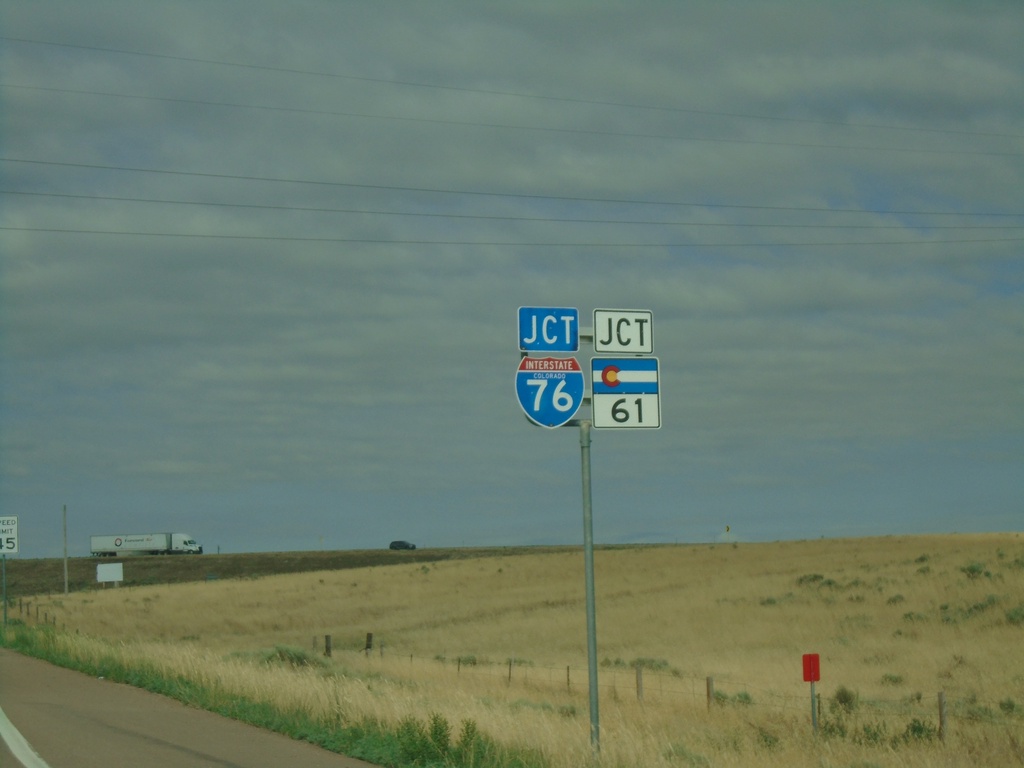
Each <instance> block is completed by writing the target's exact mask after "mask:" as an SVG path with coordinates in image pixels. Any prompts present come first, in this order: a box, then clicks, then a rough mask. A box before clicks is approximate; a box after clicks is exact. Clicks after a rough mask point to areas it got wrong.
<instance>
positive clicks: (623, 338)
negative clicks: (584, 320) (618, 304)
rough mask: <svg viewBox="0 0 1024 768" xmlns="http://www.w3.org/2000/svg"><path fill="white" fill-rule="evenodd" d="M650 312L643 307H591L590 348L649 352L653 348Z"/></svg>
mask: <svg viewBox="0 0 1024 768" xmlns="http://www.w3.org/2000/svg"><path fill="white" fill-rule="evenodd" d="M652 320H653V315H652V313H651V311H650V310H646V309H595V310H594V351H595V352H614V353H615V354H629V355H649V354H651V353H652V352H653V351H654V333H653V325H654V324H653V322H652Z"/></svg>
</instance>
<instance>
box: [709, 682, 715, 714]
mask: <svg viewBox="0 0 1024 768" xmlns="http://www.w3.org/2000/svg"><path fill="white" fill-rule="evenodd" d="M707 687H708V709H709V710H710V709H711V705H712V704H714V703H715V678H713V677H709V678H708V679H707Z"/></svg>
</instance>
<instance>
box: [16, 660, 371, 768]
mask: <svg viewBox="0 0 1024 768" xmlns="http://www.w3.org/2000/svg"><path fill="white" fill-rule="evenodd" d="M0 710H2V712H3V714H5V715H6V717H7V719H8V720H9V721H10V723H11V724H12V725H13V726H14V728H16V729H17V731H18V732H20V734H21V735H22V736H23V737H24V739H25V740H26V741H27V742H28V744H29V745H30V746H31V749H32V750H34V751H35V752H36V753H37V754H38V756H39V757H40V758H41V759H42V760H43V761H44V763H45V765H46V766H49V768H121V767H124V768H127V767H128V766H132V767H133V768H134V766H140V765H145V766H148V768H373V766H371V765H370V763H365V762H363V761H361V760H354V759H352V758H349V757H343V756H341V755H336V754H334V753H332V752H327V751H326V750H323V749H320V748H319V747H314V746H312V745H311V744H306V743H304V742H299V741H293V740H292V739H289V738H287V737H285V736H281V735H280V734H276V733H270V732H269V731H264V730H261V729H259V728H255V727H253V726H250V725H244V724H242V723H239V722H236V721H234V720H229V719H227V718H225V717H221V716H220V715H215V714H213V713H211V712H204V711H202V710H198V709H191V708H189V707H186V706H185V705H184V704H181V703H179V702H177V701H174V700H172V699H168V698H165V697H163V696H158V695H156V694H153V693H148V692H146V691H142V690H139V689H137V688H132V687H130V686H127V685H121V684H119V683H112V682H109V681H107V680H100V679H97V678H95V677H91V676H89V675H84V674H82V673H80V672H72V671H70V670H67V669H62V668H60V667H55V666H53V665H51V664H47V663H46V662H42V661H39V660H37V659H32V658H29V657H26V656H21V655H20V654H17V653H14V652H12V651H8V650H4V649H0ZM2 720H3V718H2V717H0V722H2ZM2 742H3V738H0V766H3V768H7V767H8V766H11V768H21V765H22V763H21V762H19V761H18V760H17V759H16V758H15V757H14V754H13V753H12V751H11V749H10V748H9V746H8V745H7V744H5V743H2ZM30 766H31V761H30ZM35 768H43V766H42V765H37V766H35Z"/></svg>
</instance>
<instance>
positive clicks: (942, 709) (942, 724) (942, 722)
mask: <svg viewBox="0 0 1024 768" xmlns="http://www.w3.org/2000/svg"><path fill="white" fill-rule="evenodd" d="M947 714H948V713H947V710H946V692H945V691H939V741H941V742H942V743H945V742H946V733H947V732H948V725H949V724H948V723H947V721H946V717H947Z"/></svg>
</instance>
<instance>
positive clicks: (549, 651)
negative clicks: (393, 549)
mask: <svg viewBox="0 0 1024 768" xmlns="http://www.w3.org/2000/svg"><path fill="white" fill-rule="evenodd" d="M397 554H398V555H401V554H402V553H397ZM409 554H412V553H409ZM477 554H478V556H475V557H459V558H453V557H446V558H443V559H433V558H430V557H428V556H426V555H424V554H422V553H421V554H420V557H425V559H421V560H412V559H403V558H402V557H401V556H394V557H392V556H391V555H390V554H389V555H388V556H387V557H386V558H385V559H383V560H375V561H372V562H375V563H376V564H365V565H362V566H360V567H349V568H344V569H337V568H335V569H329V570H319V571H312V572H305V573H293V574H283V575H271V576H265V577H261V576H259V575H258V574H255V573H252V574H248V575H246V576H242V577H236V578H218V579H216V580H209V581H193V582H191V583H182V584H171V585H161V584H153V585H149V586H122V587H120V588H117V589H114V588H106V589H96V588H90V589H87V590H82V591H75V592H72V593H71V594H70V595H68V596H65V595H63V594H59V593H58V594H51V595H38V596H36V597H33V598H30V599H29V601H30V602H29V607H28V608H27V609H26V611H27V612H26V614H25V615H22V616H21V617H20V618H22V619H23V620H26V621H27V622H29V623H35V622H36V621H40V622H41V621H42V620H43V616H46V617H47V618H48V619H49V620H50V621H51V622H53V623H54V624H55V626H56V627H57V628H58V631H59V632H61V633H63V634H64V635H66V636H67V637H68V638H69V640H68V642H76V643H78V644H79V645H80V646H82V647H87V646H88V645H89V644H90V643H94V642H95V643H96V647H97V648H100V647H103V648H107V647H109V646H108V643H109V641H113V642H114V643H116V645H117V648H118V649H119V652H120V653H122V654H124V655H125V656H126V658H129V659H130V658H132V657H133V654H134V655H137V656H136V657H138V658H146V659H154V660H158V661H159V663H161V664H164V665H166V667H167V669H169V670H172V671H175V672H176V673H181V674H189V675H192V676H195V677H197V678H199V679H202V680H205V681H208V682H210V683H211V684H216V685H219V686H223V687H226V688H229V689H231V690H235V691H237V692H238V693H240V694H245V695H249V696H255V697H262V698H267V699H272V700H279V701H281V702H282V703H287V704H296V703H298V704H299V705H301V706H303V707H307V708H309V709H310V710H311V711H321V710H322V711H324V712H327V713H331V714H332V715H333V716H336V717H345V716H346V715H350V716H357V715H359V716H362V715H366V714H370V715H373V716H375V717H379V718H381V719H382V720H384V721H395V722H397V721H400V720H401V719H402V718H404V717H407V716H410V715H411V716H416V717H420V718H425V717H428V716H429V715H430V714H432V713H441V714H443V715H444V716H445V717H447V718H448V719H449V720H450V721H451V722H453V723H459V722H460V721H462V720H464V719H472V720H473V721H475V722H476V724H477V725H478V726H479V728H480V729H481V731H484V732H486V733H487V734H488V735H489V736H491V737H493V738H494V739H497V740H499V741H502V742H506V743H509V744H514V745H524V746H531V747H535V748H539V749H540V750H542V752H543V753H544V754H545V755H546V756H547V757H548V759H549V761H550V764H551V765H554V766H564V767H565V768H569V767H570V766H579V765H584V764H587V763H588V762H589V758H590V745H589V715H588V709H587V657H586V631H585V609H584V574H583V556H582V552H580V551H575V550H571V549H564V548H561V549H556V550H550V551H549V550H545V549H537V550H529V549H528V550H516V551H515V552H510V553H502V552H487V553H477ZM296 557H299V556H298V555H296ZM167 559H177V560H181V559H182V558H154V559H153V560H167ZM184 559H185V560H191V561H193V563H194V562H196V561H201V560H202V558H184ZM87 562H91V563H93V565H94V564H95V561H87ZM207 562H208V563H212V562H213V561H212V560H208V561H207ZM367 562H370V561H367ZM191 567H197V566H195V565H192V566H191ZM131 568H132V561H127V562H126V564H125V570H126V574H128V573H129V571H130V569H131ZM595 572H596V591H597V632H598V658H599V660H600V663H601V667H600V671H599V690H600V702H601V707H600V716H601V762H602V764H604V765H609V766H750V765H764V766H780V767H781V766H844V767H848V768H854V767H856V768H868V766H907V767H908V768H909V767H917V766H921V767H925V766H929V767H931V766H967V765H980V766H1009V765H1022V764H1024V535H1021V534H987V535H951V536H918V537H888V538H876V539H856V540H855V539H849V540H817V541H804V542H778V543H769V544H715V545H689V546H682V545H679V546H637V547H614V548H600V549H598V551H597V552H596V555H595ZM12 610H13V611H14V616H15V618H18V617H19V613H18V611H19V609H18V608H17V607H15V608H13V609H12ZM37 616H38V619H37V618H36V617H37ZM367 633H373V647H372V650H370V651H367V650H366V639H367ZM326 635H330V636H331V640H332V645H333V653H332V657H331V659H330V660H329V661H327V662H326V666H324V667H322V668H321V667H317V666H312V667H311V666H308V665H299V666H295V665H293V664H288V663H285V662H287V660H288V659H289V658H291V659H293V660H294V659H295V658H299V659H302V658H304V656H309V657H312V658H318V657H320V656H321V655H322V654H323V652H324V638H325V636H326ZM275 649H276V651H275ZM272 651H273V653H270V652H272ZM97 652H99V651H97ZM804 653H819V654H820V657H821V681H820V682H819V683H818V684H817V692H818V693H819V694H820V698H821V706H820V718H819V720H820V722H819V734H818V736H817V737H815V736H814V735H813V733H812V731H811V704H810V702H811V699H810V689H809V686H808V685H807V684H806V683H804V682H803V679H802V666H801V657H802V654H804ZM268 658H273V659H280V660H282V662H281V663H275V664H268V663H267V661H266V660H267V659H268ZM638 669H639V672H638V671H637V670H638ZM708 678H711V679H712V683H713V690H714V695H713V696H712V697H711V701H710V702H709V697H708ZM940 693H942V694H943V695H944V696H945V700H946V703H947V713H948V717H947V718H946V721H945V726H946V731H945V732H944V733H943V734H942V736H943V738H942V739H940V738H939V733H938V729H939V724H940V719H939V706H938V698H939V694H940Z"/></svg>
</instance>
